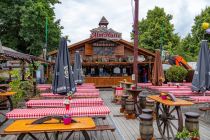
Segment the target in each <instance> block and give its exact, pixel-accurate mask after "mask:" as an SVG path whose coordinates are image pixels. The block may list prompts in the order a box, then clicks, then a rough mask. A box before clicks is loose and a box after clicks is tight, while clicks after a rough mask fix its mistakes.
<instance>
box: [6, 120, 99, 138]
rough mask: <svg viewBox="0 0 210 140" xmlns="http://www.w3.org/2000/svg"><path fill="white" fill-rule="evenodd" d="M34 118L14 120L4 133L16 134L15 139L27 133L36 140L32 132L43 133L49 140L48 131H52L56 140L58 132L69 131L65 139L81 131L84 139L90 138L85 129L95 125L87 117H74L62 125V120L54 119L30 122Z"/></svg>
mask: <svg viewBox="0 0 210 140" xmlns="http://www.w3.org/2000/svg"><path fill="white" fill-rule="evenodd" d="M35 120H36V119H24V120H16V121H15V122H13V123H12V124H11V125H9V126H8V127H7V128H5V129H4V135H13V134H18V135H19V136H18V138H17V140H22V139H24V137H25V136H26V135H29V136H30V137H32V138H33V139H35V140H38V138H36V137H35V136H34V135H33V134H36V133H44V135H45V137H46V139H47V140H50V139H49V136H48V133H54V134H55V140H58V134H59V133H62V132H70V133H69V134H68V135H67V137H66V138H65V139H66V140H67V139H69V138H70V136H71V135H72V134H73V132H75V131H82V134H83V136H84V137H85V140H90V137H89V135H88V133H87V130H91V129H92V128H95V127H96V125H95V123H94V121H93V119H92V118H89V117H83V118H74V120H75V121H76V122H75V123H71V124H69V125H64V124H63V122H59V121H58V120H56V119H52V120H49V121H46V122H44V123H43V124H32V122H34V121H35Z"/></svg>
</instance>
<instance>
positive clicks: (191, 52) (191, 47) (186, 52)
mask: <svg viewBox="0 0 210 140" xmlns="http://www.w3.org/2000/svg"><path fill="white" fill-rule="evenodd" d="M204 22H208V23H210V7H207V8H205V9H204V10H203V11H202V12H201V14H200V15H198V16H196V17H195V19H194V25H193V26H192V30H191V31H192V33H191V34H188V35H187V36H186V37H185V38H184V39H183V40H182V42H181V44H180V49H179V51H178V52H177V53H180V54H182V55H183V56H184V57H185V58H186V60H188V61H195V60H196V59H197V56H198V52H199V49H200V42H201V40H202V39H206V40H208V41H210V35H208V34H206V33H205V30H204V29H202V28H201V27H202V23H204Z"/></svg>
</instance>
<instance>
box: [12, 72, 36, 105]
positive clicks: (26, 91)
mask: <svg viewBox="0 0 210 140" xmlns="http://www.w3.org/2000/svg"><path fill="white" fill-rule="evenodd" d="M10 73H11V75H12V76H13V77H14V79H13V80H12V81H11V82H10V83H9V85H10V87H11V90H12V91H14V92H16V94H15V95H13V96H12V100H13V105H14V107H19V103H21V102H22V101H24V99H26V98H29V97H30V96H31V95H32V93H33V83H32V80H27V81H22V79H21V75H20V71H19V70H18V69H15V70H12V71H11V72H10ZM28 75H30V74H29V72H26V74H25V76H26V77H28Z"/></svg>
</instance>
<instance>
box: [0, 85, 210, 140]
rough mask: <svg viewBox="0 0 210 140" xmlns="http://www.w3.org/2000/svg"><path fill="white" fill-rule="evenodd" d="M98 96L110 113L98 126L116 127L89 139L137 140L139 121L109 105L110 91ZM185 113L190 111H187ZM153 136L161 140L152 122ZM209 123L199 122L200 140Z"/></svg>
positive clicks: (206, 139) (11, 139)
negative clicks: (130, 118) (109, 125)
mask: <svg viewBox="0 0 210 140" xmlns="http://www.w3.org/2000/svg"><path fill="white" fill-rule="evenodd" d="M100 96H101V98H103V100H104V102H105V104H106V105H107V106H108V107H109V108H110V110H111V113H110V115H109V116H108V117H107V119H106V120H99V121H98V122H97V123H98V124H111V125H114V126H115V127H116V130H115V132H111V131H104V132H101V133H100V132H97V133H95V132H89V135H90V137H91V139H94V137H96V138H97V139H98V140H137V138H139V137H140V132H139V120H138V119H133V120H127V119H126V118H125V117H123V116H122V114H121V113H120V105H116V104H114V103H111V100H112V91H111V90H108V89H106V90H101V91H100ZM187 111H190V110H189V109H187ZM9 123H11V121H8V122H7V123H6V124H4V125H3V126H1V127H0V131H2V130H3V129H4V128H5V127H6V126H7V125H8V124H9ZM153 126H154V136H155V138H156V139H161V138H160V135H159V132H158V129H157V125H156V122H154V125H153ZM209 132H210V123H206V122H203V121H200V133H201V140H210V133H209ZM66 135H67V133H64V134H63V135H59V140H62V139H64V138H65V136H66ZM38 137H39V140H45V138H44V135H38ZM50 138H51V139H52V140H53V135H50ZM15 139H16V136H14V135H11V136H6V137H0V140H15ZM26 139H27V140H32V139H31V138H29V137H28V138H26ZM70 139H71V140H84V138H83V136H82V134H81V133H79V132H77V133H74V134H73V135H72V136H71V138H70Z"/></svg>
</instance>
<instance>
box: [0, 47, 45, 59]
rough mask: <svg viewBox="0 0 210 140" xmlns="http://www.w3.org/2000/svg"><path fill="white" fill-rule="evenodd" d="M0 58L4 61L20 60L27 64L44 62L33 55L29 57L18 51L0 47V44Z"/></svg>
mask: <svg viewBox="0 0 210 140" xmlns="http://www.w3.org/2000/svg"><path fill="white" fill-rule="evenodd" d="M0 58H3V59H5V60H9V59H20V60H25V61H27V62H32V61H42V62H46V63H48V62H47V61H45V60H44V59H42V58H40V57H36V56H33V55H29V54H24V53H21V52H18V51H15V50H13V49H11V48H8V47H5V46H2V45H1V43H0Z"/></svg>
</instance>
